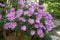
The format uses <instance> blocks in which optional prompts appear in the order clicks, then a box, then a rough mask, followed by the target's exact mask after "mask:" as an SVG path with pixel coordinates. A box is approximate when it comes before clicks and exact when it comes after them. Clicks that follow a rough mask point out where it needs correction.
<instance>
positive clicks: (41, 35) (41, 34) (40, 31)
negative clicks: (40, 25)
mask: <svg viewBox="0 0 60 40" xmlns="http://www.w3.org/2000/svg"><path fill="white" fill-rule="evenodd" d="M37 34H38V35H39V36H40V37H41V38H43V37H44V33H43V31H42V29H38V30H37Z"/></svg>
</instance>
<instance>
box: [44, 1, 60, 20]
mask: <svg viewBox="0 0 60 40" xmlns="http://www.w3.org/2000/svg"><path fill="white" fill-rule="evenodd" d="M44 3H45V4H47V11H48V12H49V13H51V14H52V16H53V17H54V18H55V19H60V0H46V1H44Z"/></svg>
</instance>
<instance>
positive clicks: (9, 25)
mask: <svg viewBox="0 0 60 40" xmlns="http://www.w3.org/2000/svg"><path fill="white" fill-rule="evenodd" d="M16 26H17V23H16V22H8V23H6V24H4V29H8V28H10V29H14V28H15V27H16Z"/></svg>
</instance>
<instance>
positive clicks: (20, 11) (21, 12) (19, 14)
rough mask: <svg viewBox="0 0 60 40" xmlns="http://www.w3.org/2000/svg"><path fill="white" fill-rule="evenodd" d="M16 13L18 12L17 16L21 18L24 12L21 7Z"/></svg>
mask: <svg viewBox="0 0 60 40" xmlns="http://www.w3.org/2000/svg"><path fill="white" fill-rule="evenodd" d="M16 13H17V15H16V17H17V18H19V17H20V16H21V15H22V14H23V10H22V9H19V10H17V11H16Z"/></svg>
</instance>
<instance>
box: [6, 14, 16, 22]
mask: <svg viewBox="0 0 60 40" xmlns="http://www.w3.org/2000/svg"><path fill="white" fill-rule="evenodd" d="M6 17H7V19H8V20H9V21H13V20H14V19H15V18H16V17H15V15H13V14H10V13H8V14H7V15H6Z"/></svg>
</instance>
